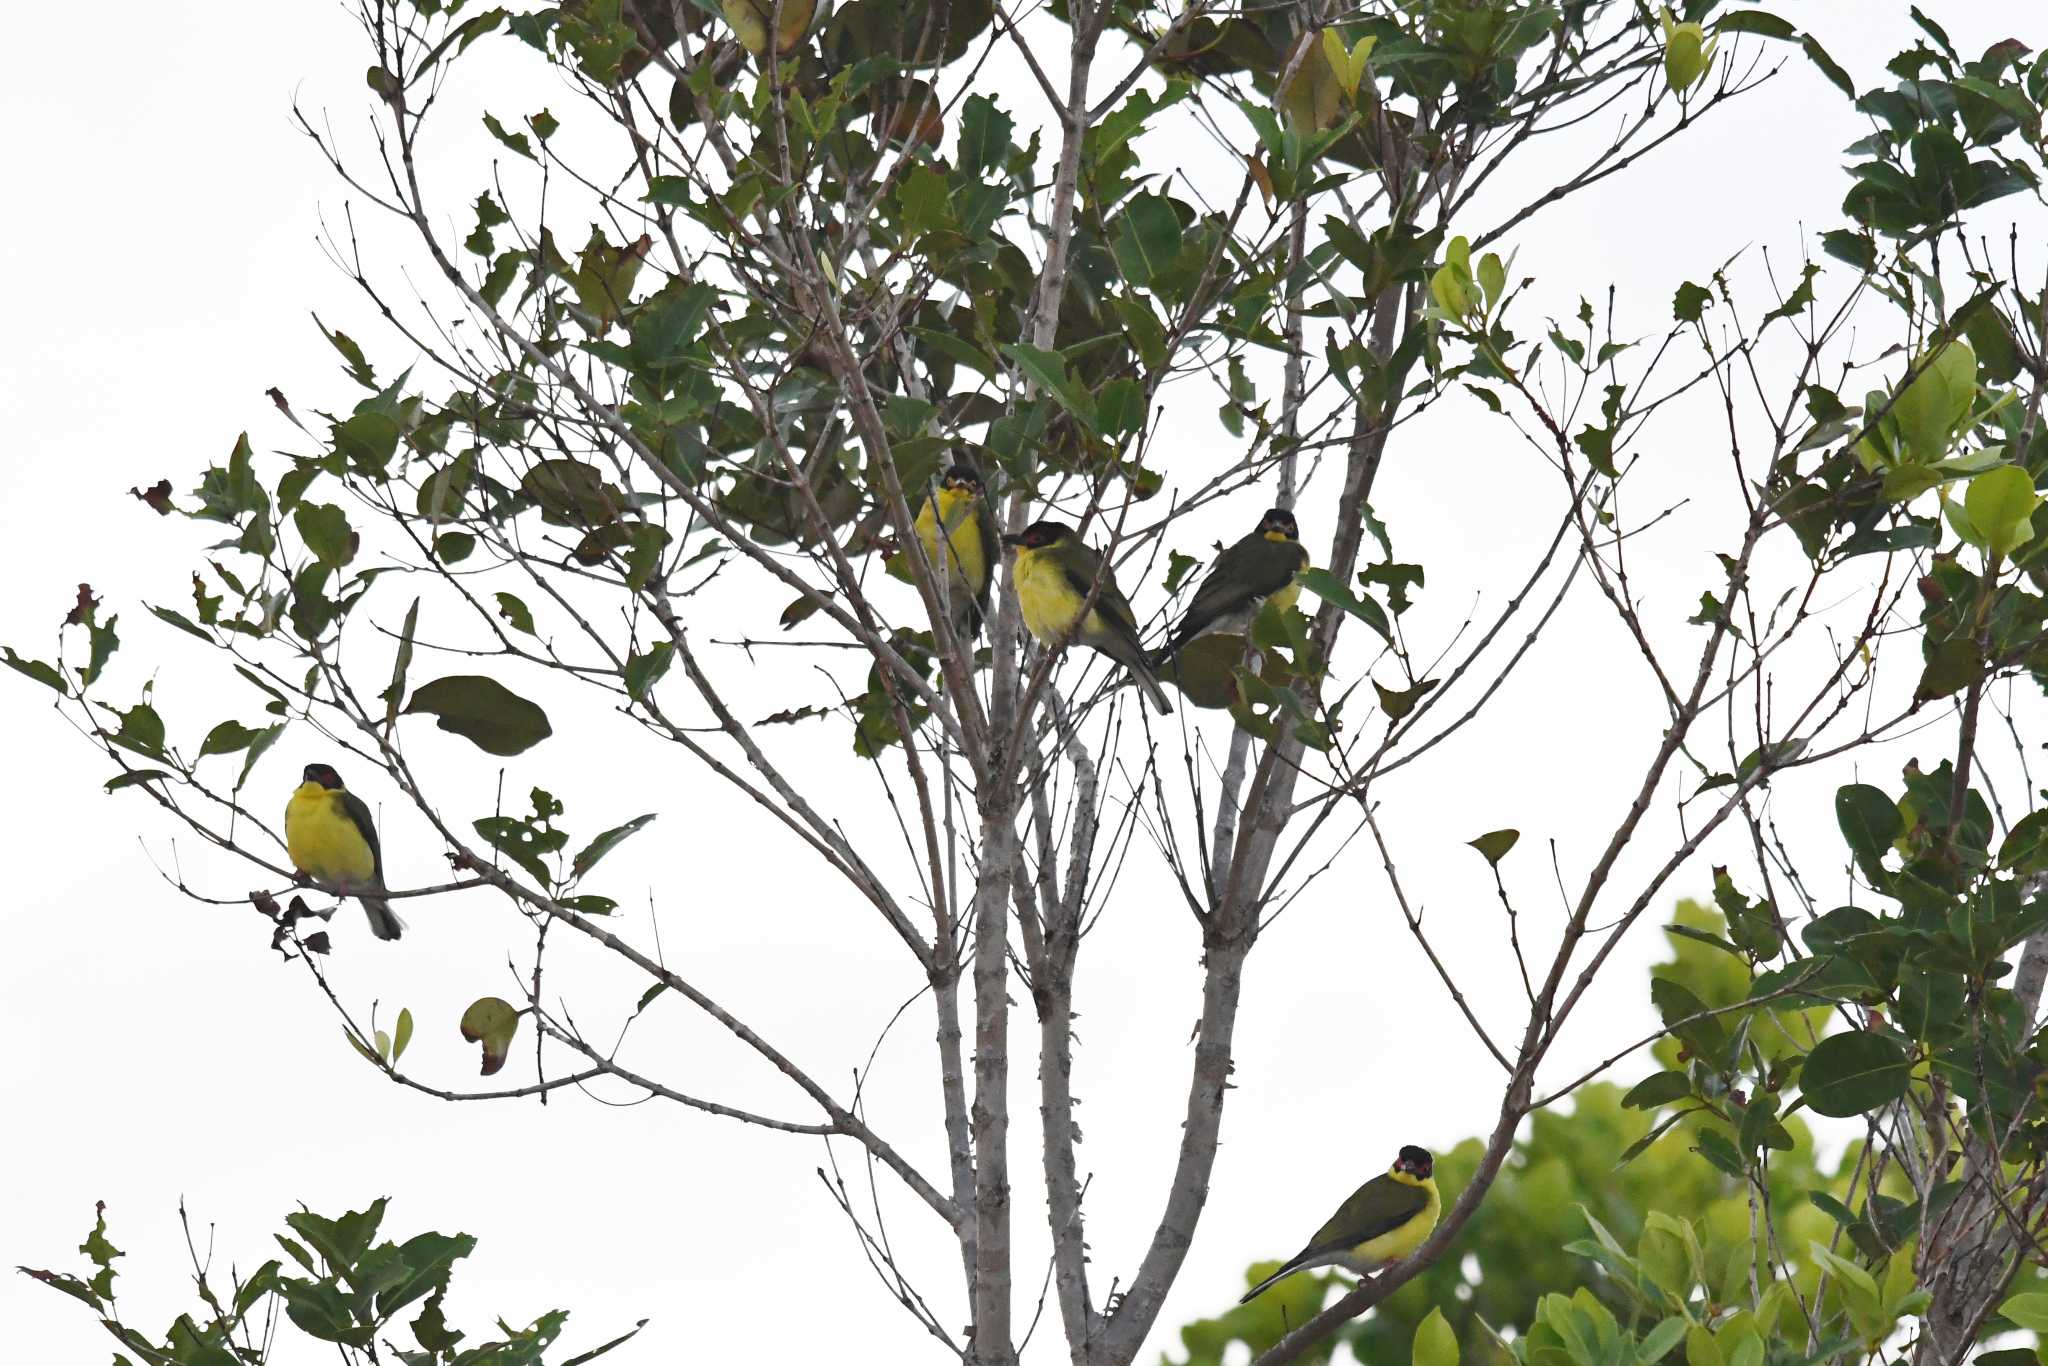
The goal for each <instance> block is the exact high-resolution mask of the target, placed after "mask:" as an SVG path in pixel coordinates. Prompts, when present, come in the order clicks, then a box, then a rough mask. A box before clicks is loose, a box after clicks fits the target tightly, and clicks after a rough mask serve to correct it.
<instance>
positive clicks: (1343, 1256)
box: [1238, 1144, 1443, 1304]
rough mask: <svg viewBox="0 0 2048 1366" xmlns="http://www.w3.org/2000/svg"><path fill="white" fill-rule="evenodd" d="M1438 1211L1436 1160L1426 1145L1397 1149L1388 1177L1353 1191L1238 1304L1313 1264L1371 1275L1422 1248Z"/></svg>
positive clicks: (1441, 1202) (1441, 1199)
mask: <svg viewBox="0 0 2048 1366" xmlns="http://www.w3.org/2000/svg"><path fill="white" fill-rule="evenodd" d="M1442 1211H1443V1198H1442V1197H1441V1196H1439V1195H1438V1194H1437V1190H1436V1159H1435V1158H1434V1157H1432V1156H1430V1152H1429V1149H1427V1148H1418V1147H1416V1146H1414V1145H1413V1144H1410V1145H1409V1146H1407V1147H1405V1148H1403V1149H1401V1155H1400V1156H1399V1157H1397V1158H1395V1159H1394V1165H1393V1166H1392V1167H1391V1168H1389V1169H1388V1170H1387V1173H1386V1175H1384V1176H1375V1177H1374V1178H1373V1179H1372V1180H1370V1181H1368V1182H1366V1183H1365V1184H1364V1185H1362V1186H1360V1187H1359V1188H1358V1189H1357V1190H1355V1191H1353V1192H1352V1193H1351V1198H1350V1199H1349V1200H1346V1201H1345V1202H1344V1203H1343V1204H1342V1205H1340V1206H1338V1207H1337V1212H1336V1213H1335V1214H1333V1215H1331V1216H1330V1220H1329V1222H1328V1223H1326V1224H1324V1225H1323V1226H1322V1227H1321V1228H1319V1229H1317V1230H1316V1236H1315V1237H1313V1238H1311V1239H1309V1240H1308V1246H1307V1247H1305V1248H1303V1249H1302V1250H1301V1251H1300V1252H1298V1253H1296V1254H1295V1256H1294V1259H1293V1260H1292V1261H1290V1262H1288V1263H1287V1265H1285V1266H1283V1267H1281V1268H1280V1269H1279V1270H1278V1271H1276V1272H1274V1273H1273V1274H1272V1275H1270V1276H1268V1277H1266V1279H1265V1280H1263V1281H1260V1282H1259V1283H1258V1284H1257V1285H1255V1286H1253V1287H1252V1288H1251V1289H1250V1290H1248V1291H1246V1292H1245V1296H1244V1298H1243V1299H1241V1300H1239V1301H1238V1303H1239V1304H1249V1303H1251V1301H1252V1300H1253V1299H1255V1298H1257V1297H1258V1295H1259V1294H1260V1292H1262V1291H1263V1290H1265V1288H1266V1287H1267V1286H1269V1285H1271V1284H1273V1282H1275V1281H1277V1280H1280V1279H1281V1278H1283V1277H1286V1276H1291V1275H1293V1274H1294V1273H1295V1272H1297V1271H1300V1270H1303V1269H1304V1268H1307V1267H1311V1266H1341V1267H1345V1268H1347V1269H1349V1270H1352V1271H1356V1272H1357V1273H1358V1274H1360V1275H1361V1276H1369V1275H1371V1274H1372V1273H1373V1272H1376V1271H1378V1270H1380V1269H1381V1268H1382V1267H1385V1266H1389V1265H1391V1264H1392V1263H1394V1262H1398V1261H1400V1260H1401V1259H1402V1258H1403V1257H1405V1256H1407V1255H1408V1254H1409V1253H1411V1252H1413V1251H1414V1250H1415V1249H1416V1248H1418V1247H1420V1246H1422V1240H1423V1239H1424V1238H1427V1237H1428V1236H1429V1231H1430V1230H1431V1229H1433V1228H1435V1227H1436V1218H1437V1215H1438V1214H1440V1213H1441V1212H1442Z"/></svg>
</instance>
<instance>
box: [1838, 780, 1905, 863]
mask: <svg viewBox="0 0 2048 1366" xmlns="http://www.w3.org/2000/svg"><path fill="white" fill-rule="evenodd" d="M1835 822H1836V824H1838V825H1839V826H1840V827H1841V829H1842V838H1843V839H1845V840H1847V841H1848V842H1849V851H1850V852H1851V853H1853V854H1854V855H1855V856H1856V864H1857V866H1858V867H1859V868H1861V869H1862V870H1863V875H1864V876H1865V877H1867V878H1869V879H1870V880H1871V881H1873V882H1875V881H1878V880H1879V879H1881V878H1882V877H1883V876H1884V869H1883V867H1882V864H1883V862H1884V856H1885V851H1886V850H1888V849H1890V848H1891V847H1892V841H1893V840H1896V839H1897V838H1898V837H1899V836H1901V835H1903V834H1905V833H1906V818H1905V817H1904V816H1901V815H1900V814H1899V808H1898V804H1897V803H1895V802H1894V801H1892V799H1891V798H1890V797H1888V796H1887V795H1885V793H1884V792H1882V791H1881V790H1879V789H1878V788H1874V787H1871V786H1870V785H1869V784H1867V783H1850V784H1849V785H1848V786H1847V787H1844V788H1841V789H1840V790H1838V791H1837V792H1836V793H1835Z"/></svg>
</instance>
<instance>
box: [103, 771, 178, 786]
mask: <svg viewBox="0 0 2048 1366" xmlns="http://www.w3.org/2000/svg"><path fill="white" fill-rule="evenodd" d="M170 776H171V775H170V774H168V773H166V772H164V771H163V770H162V769H160V768H136V769H130V770H129V771H128V772H126V773H123V774H121V775H120V776H119V777H116V778H109V779H107V784H106V790H107V791H109V792H119V791H120V790H121V789H122V788H124V787H133V786H135V784H137V783H148V782H154V781H156V780H157V779H158V778H168V777H170Z"/></svg>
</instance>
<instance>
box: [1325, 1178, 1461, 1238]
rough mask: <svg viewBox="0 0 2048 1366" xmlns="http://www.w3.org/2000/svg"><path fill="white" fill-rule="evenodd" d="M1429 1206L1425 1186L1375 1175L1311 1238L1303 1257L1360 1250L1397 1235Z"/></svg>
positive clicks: (1339, 1207) (1354, 1192) (1340, 1206)
mask: <svg viewBox="0 0 2048 1366" xmlns="http://www.w3.org/2000/svg"><path fill="white" fill-rule="evenodd" d="M1428 1204H1429V1192H1428V1191H1426V1190H1424V1189H1422V1187H1420V1186H1411V1185H1409V1184H1408V1183H1407V1182H1405V1181H1396V1180H1395V1179H1394V1178H1393V1177H1391V1176H1375V1177H1374V1178H1373V1179H1372V1180H1370V1181H1368V1182H1366V1183H1365V1184H1364V1185H1362V1186H1360V1187H1359V1188H1358V1189H1357V1190H1355V1191H1353V1192H1352V1193H1351V1198H1350V1199H1349V1200H1346V1201H1345V1202H1344V1203H1343V1204H1342V1205H1339V1206H1338V1207H1337V1212H1336V1213H1335V1214H1333V1215H1331V1216H1330V1219H1329V1222H1328V1223H1326V1224H1324V1225H1323V1226H1322V1227H1321V1228H1319V1229H1317V1230H1316V1236H1315V1237H1313V1238H1311V1239H1309V1244H1308V1246H1307V1247H1305V1248H1303V1249H1302V1251H1301V1255H1302V1256H1303V1257H1315V1256H1320V1255H1321V1254H1323V1253H1325V1252H1335V1251H1337V1250H1338V1249H1340V1248H1351V1247H1357V1246H1358V1245H1359V1244H1360V1243H1363V1242H1367V1241H1369V1240H1371V1239H1374V1238H1377V1237H1379V1236H1380V1235H1381V1234H1382V1233H1391V1232H1393V1231H1394V1230H1395V1229H1397V1228H1399V1227H1401V1225H1403V1224H1405V1223H1407V1222H1408V1221H1409V1220H1410V1219H1413V1218H1414V1217H1415V1216H1416V1215H1418V1214H1420V1213H1422V1211H1423V1209H1424V1208H1425V1207H1426V1206H1427V1205H1428Z"/></svg>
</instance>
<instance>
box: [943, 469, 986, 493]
mask: <svg viewBox="0 0 2048 1366" xmlns="http://www.w3.org/2000/svg"><path fill="white" fill-rule="evenodd" d="M939 482H940V483H941V484H943V485H944V486H945V487H947V488H949V489H965V490H966V491H967V492H969V493H971V494H973V495H974V496H975V497H977V498H979V497H980V496H981V493H982V489H983V484H982V482H981V471H979V470H977V469H975V468H974V466H972V465H955V466H953V467H952V468H951V469H949V470H947V471H946V472H945V474H944V475H942V476H940V479H939Z"/></svg>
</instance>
